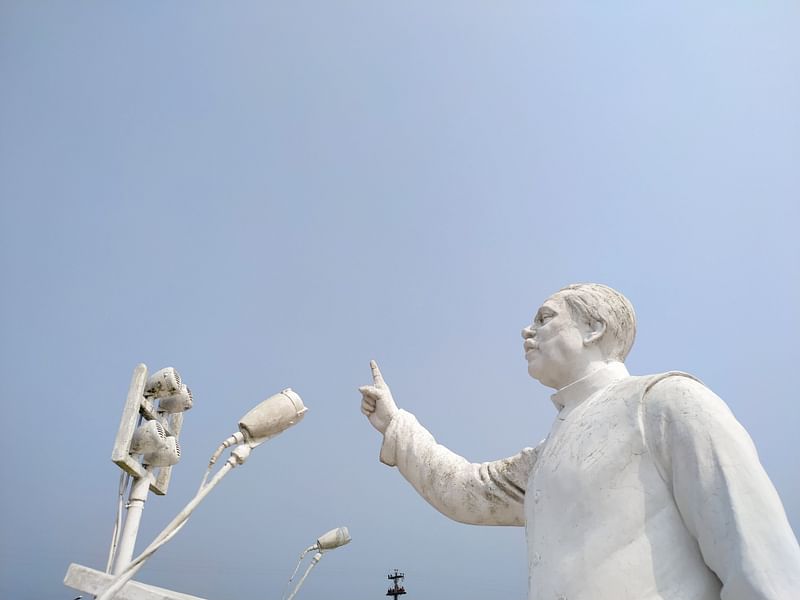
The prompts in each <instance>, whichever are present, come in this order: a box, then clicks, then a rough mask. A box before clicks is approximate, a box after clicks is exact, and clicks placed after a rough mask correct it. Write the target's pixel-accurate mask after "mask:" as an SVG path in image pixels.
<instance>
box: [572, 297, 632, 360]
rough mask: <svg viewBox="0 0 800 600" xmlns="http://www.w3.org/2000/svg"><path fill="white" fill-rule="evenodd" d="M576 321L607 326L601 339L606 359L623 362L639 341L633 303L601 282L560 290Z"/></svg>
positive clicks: (600, 342)
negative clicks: (635, 340) (600, 323)
mask: <svg viewBox="0 0 800 600" xmlns="http://www.w3.org/2000/svg"><path fill="white" fill-rule="evenodd" d="M558 295H559V296H561V297H562V298H563V299H564V302H565V303H566V304H567V306H569V309H570V312H571V313H572V318H573V319H585V320H586V321H587V322H589V321H592V320H594V321H600V322H602V323H605V326H606V331H605V333H604V334H603V336H602V337H601V338H600V340H598V343H599V344H600V345H601V347H602V348H603V350H605V352H606V353H607V356H608V357H609V358H610V359H612V360H618V361H620V362H624V361H625V358H626V357H627V356H628V352H630V350H631V347H632V346H633V341H634V339H635V338H636V313H635V312H634V310H633V305H632V304H631V303H630V301H629V300H628V299H627V298H626V297H625V296H623V295H622V294H620V293H619V292H618V291H617V290H615V289H612V288H610V287H608V286H607V285H602V284H600V283H573V284H572V285H568V286H566V287H565V288H562V289H561V290H559V291H558Z"/></svg>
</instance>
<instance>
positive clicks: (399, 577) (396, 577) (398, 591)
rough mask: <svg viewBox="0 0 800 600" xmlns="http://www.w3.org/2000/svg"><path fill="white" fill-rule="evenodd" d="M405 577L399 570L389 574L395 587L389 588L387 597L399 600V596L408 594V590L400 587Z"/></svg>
mask: <svg viewBox="0 0 800 600" xmlns="http://www.w3.org/2000/svg"><path fill="white" fill-rule="evenodd" d="M405 576H406V574H405V573H400V572H399V571H398V570H397V569H395V570H394V573H389V575H388V578H389V579H391V580H392V584H393V585H392V587H390V588H389V591H388V592H386V595H387V596H392V598H394V600H397V597H398V596H402V595H403V594H405V593H406V588H404V587H403V586H402V585H400V582H402V581H403V578H404V577H405Z"/></svg>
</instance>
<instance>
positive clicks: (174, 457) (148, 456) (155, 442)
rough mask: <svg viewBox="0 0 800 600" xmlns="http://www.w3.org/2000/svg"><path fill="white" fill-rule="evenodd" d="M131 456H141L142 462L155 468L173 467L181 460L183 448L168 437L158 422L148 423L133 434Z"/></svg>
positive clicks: (172, 438)
mask: <svg viewBox="0 0 800 600" xmlns="http://www.w3.org/2000/svg"><path fill="white" fill-rule="evenodd" d="M129 451H130V453H131V454H141V455H142V462H143V463H144V464H146V465H150V466H153V467H171V466H172V465H175V464H177V463H178V461H179V460H180V459H181V448H180V446H179V445H178V440H176V439H175V437H174V436H171V435H167V433H166V431H164V427H163V426H162V425H161V423H159V422H158V421H155V420H153V421H147V422H146V423H143V424H142V425H140V426H139V427H138V428H137V429H136V431H135V432H134V433H133V437H132V438H131V446H130V450H129Z"/></svg>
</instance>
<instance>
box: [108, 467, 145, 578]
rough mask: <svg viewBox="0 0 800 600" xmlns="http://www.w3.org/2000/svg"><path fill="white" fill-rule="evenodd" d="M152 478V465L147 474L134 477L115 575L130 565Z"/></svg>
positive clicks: (115, 562) (116, 559)
mask: <svg viewBox="0 0 800 600" xmlns="http://www.w3.org/2000/svg"><path fill="white" fill-rule="evenodd" d="M152 480H153V475H152V472H151V467H147V471H146V474H145V476H144V477H138V478H136V479H134V480H133V485H131V493H130V495H129V496H128V505H127V513H126V515H125V525H124V526H123V528H122V534H121V535H120V537H119V544H118V545H117V556H116V558H115V560H114V570H113V571H112V572H113V573H114V574H115V575H117V574H118V573H121V572H122V571H123V570H125V567H127V566H128V564H129V563H130V562H131V559H132V558H133V550H134V547H135V546H136V536H137V535H138V534H139V523H141V521H142V511H143V510H144V503H145V502H146V501H147V494H148V493H149V491H150V482H151V481H152Z"/></svg>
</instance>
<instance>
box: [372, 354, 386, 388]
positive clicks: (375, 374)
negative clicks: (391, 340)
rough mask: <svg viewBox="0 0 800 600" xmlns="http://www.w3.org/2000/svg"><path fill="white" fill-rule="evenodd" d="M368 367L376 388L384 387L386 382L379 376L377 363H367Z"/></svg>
mask: <svg viewBox="0 0 800 600" xmlns="http://www.w3.org/2000/svg"><path fill="white" fill-rule="evenodd" d="M369 366H370V368H371V369H372V381H373V382H374V383H375V385H376V386H385V385H386V382H385V381H384V380H383V375H381V370H380V369H379V368H378V363H376V362H375V361H374V360H371V361H369Z"/></svg>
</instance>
